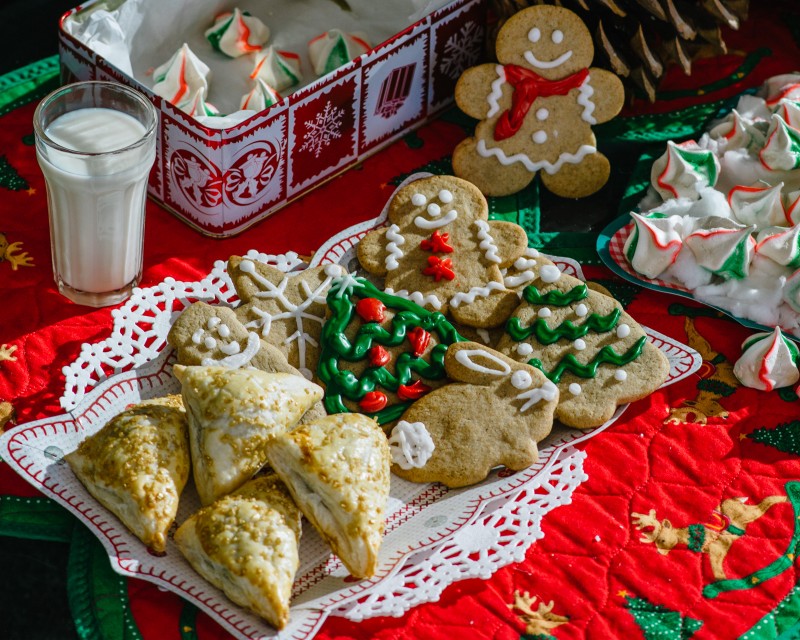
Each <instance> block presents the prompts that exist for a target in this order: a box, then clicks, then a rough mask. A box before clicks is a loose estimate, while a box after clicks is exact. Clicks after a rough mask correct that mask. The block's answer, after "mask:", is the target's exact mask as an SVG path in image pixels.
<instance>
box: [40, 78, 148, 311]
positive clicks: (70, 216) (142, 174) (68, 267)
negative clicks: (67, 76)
mask: <svg viewBox="0 0 800 640" xmlns="http://www.w3.org/2000/svg"><path fill="white" fill-rule="evenodd" d="M157 125H158V112H157V111H156V109H155V107H154V106H153V104H152V103H151V102H150V101H149V100H147V98H145V97H144V96H143V95H142V94H141V93H139V92H138V91H135V90H133V89H130V88H128V87H126V86H124V85H121V84H117V83H114V82H78V83H75V84H70V85H66V86H64V87H61V88H60V89H57V90H56V91H54V92H53V93H51V94H50V95H48V96H47V97H46V98H44V99H43V100H42V101H41V103H39V106H38V107H37V108H36V112H35V113H34V116H33V127H34V132H35V137H36V158H37V160H38V161H39V166H40V167H41V169H42V173H43V174H44V178H45V183H46V185H47V206H48V212H49V219H50V249H51V253H52V258H53V275H54V277H55V280H56V283H57V285H58V290H59V292H61V294H63V295H64V296H66V297H67V298H69V299H70V300H72V301H73V302H76V303H78V304H83V305H89V306H93V307H103V306H108V305H113V304H117V303H119V302H122V301H123V300H125V299H126V298H127V297H128V296H129V295H130V294H131V291H132V290H133V288H134V287H135V286H136V285H138V283H139V280H140V279H141V276H142V249H143V243H144V208H145V199H146V197H147V180H148V176H149V174H150V169H151V168H152V166H153V162H154V160H155V145H156V127H157Z"/></svg>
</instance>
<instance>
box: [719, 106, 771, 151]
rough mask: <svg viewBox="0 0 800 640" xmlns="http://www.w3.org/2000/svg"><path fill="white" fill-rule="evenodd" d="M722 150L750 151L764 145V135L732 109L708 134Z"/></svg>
mask: <svg viewBox="0 0 800 640" xmlns="http://www.w3.org/2000/svg"><path fill="white" fill-rule="evenodd" d="M708 134H709V136H711V138H712V139H714V140H717V142H718V143H719V144H720V146H722V147H723V148H724V149H726V150H728V149H750V148H752V147H760V146H761V145H762V144H764V135H763V134H762V133H761V132H760V131H759V130H758V129H757V128H756V127H754V126H753V125H752V124H751V123H750V122H749V121H747V120H746V119H745V118H743V117H742V116H741V114H740V113H739V112H738V111H737V110H736V109H733V110H732V111H731V112H730V114H728V116H727V117H726V118H725V119H724V120H723V121H722V122H720V123H719V124H718V125H717V126H715V127H714V128H712V129H711V130H710V131H709V132H708Z"/></svg>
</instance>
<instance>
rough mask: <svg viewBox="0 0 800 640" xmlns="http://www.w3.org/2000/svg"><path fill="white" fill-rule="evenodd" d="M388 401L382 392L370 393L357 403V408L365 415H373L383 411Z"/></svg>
mask: <svg viewBox="0 0 800 640" xmlns="http://www.w3.org/2000/svg"><path fill="white" fill-rule="evenodd" d="M388 402H389V400H388V399H387V398H386V394H385V393H383V392H382V391H370V392H368V393H367V394H365V395H364V397H363V398H361V400H360V401H359V403H358V406H359V408H360V409H361V410H362V411H366V412H367V413H375V412H376V411H380V410H381V409H383V408H384V407H385V406H386V404H387V403H388Z"/></svg>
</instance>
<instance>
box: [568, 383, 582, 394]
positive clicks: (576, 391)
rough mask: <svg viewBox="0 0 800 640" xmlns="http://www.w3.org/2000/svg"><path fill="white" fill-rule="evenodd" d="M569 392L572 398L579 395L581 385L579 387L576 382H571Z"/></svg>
mask: <svg viewBox="0 0 800 640" xmlns="http://www.w3.org/2000/svg"><path fill="white" fill-rule="evenodd" d="M569 392H570V393H571V394H572V395H573V396H577V395H579V394H580V392H581V385H579V384H578V383H577V382H573V383H572V384H571V385H569Z"/></svg>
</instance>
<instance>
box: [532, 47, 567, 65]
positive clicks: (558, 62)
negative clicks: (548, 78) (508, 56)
mask: <svg viewBox="0 0 800 640" xmlns="http://www.w3.org/2000/svg"><path fill="white" fill-rule="evenodd" d="M523 55H524V56H525V60H527V61H528V64H530V65H532V66H534V67H536V68H537V69H555V68H556V67H560V66H561V65H562V64H564V63H565V62H566V61H567V60H569V59H570V58H571V57H572V49H569V50H567V51H565V52H564V53H562V54H561V55H560V56H558V57H557V58H555V59H553V60H550V61H547V60H539V58H537V57H536V56H535V55H533V53H531V52H530V51H526V52H525V53H524V54H523Z"/></svg>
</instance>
